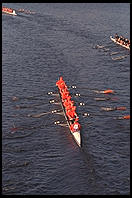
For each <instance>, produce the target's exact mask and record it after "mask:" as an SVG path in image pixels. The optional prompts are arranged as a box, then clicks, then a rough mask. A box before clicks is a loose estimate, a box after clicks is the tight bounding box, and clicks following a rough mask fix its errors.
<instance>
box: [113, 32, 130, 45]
mask: <svg viewBox="0 0 132 198" xmlns="http://www.w3.org/2000/svg"><path fill="white" fill-rule="evenodd" d="M115 40H116V41H117V42H119V43H120V44H122V45H125V46H127V47H130V40H128V39H126V38H124V37H123V36H118V34H117V33H116V34H115Z"/></svg>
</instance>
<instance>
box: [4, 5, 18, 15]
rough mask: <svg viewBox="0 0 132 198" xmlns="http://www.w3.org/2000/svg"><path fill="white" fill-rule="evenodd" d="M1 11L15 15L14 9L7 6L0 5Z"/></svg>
mask: <svg viewBox="0 0 132 198" xmlns="http://www.w3.org/2000/svg"><path fill="white" fill-rule="evenodd" d="M2 12H3V13H6V14H10V15H14V16H16V15H17V14H16V12H15V10H13V9H11V8H7V7H2Z"/></svg>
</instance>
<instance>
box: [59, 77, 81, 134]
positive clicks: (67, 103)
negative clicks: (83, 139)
mask: <svg viewBox="0 0 132 198" xmlns="http://www.w3.org/2000/svg"><path fill="white" fill-rule="evenodd" d="M56 86H57V87H58V88H59V91H60V94H61V99H62V103H63V106H64V108H65V112H66V116H67V117H68V120H69V121H70V130H71V131H72V132H76V131H80V128H81V125H80V124H79V122H78V120H79V117H78V116H77V113H76V106H75V105H74V101H73V100H72V98H71V96H70V93H69V91H68V88H67V85H66V84H65V82H64V80H63V78H62V77H60V79H59V80H58V81H57V82H56Z"/></svg>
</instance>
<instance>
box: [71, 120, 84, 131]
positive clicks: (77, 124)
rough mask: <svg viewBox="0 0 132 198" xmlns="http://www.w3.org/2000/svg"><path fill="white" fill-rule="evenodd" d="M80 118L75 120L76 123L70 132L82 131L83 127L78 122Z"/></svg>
mask: <svg viewBox="0 0 132 198" xmlns="http://www.w3.org/2000/svg"><path fill="white" fill-rule="evenodd" d="M78 120H79V118H76V119H75V122H74V123H73V124H71V125H70V130H71V131H72V132H73V133H74V132H77V131H80V129H81V125H80V124H79V122H78Z"/></svg>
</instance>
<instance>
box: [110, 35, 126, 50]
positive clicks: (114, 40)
mask: <svg viewBox="0 0 132 198" xmlns="http://www.w3.org/2000/svg"><path fill="white" fill-rule="evenodd" d="M110 39H111V40H112V41H113V42H114V43H116V44H118V45H121V46H122V47H125V48H126V49H129V50H130V47H128V46H126V45H122V44H121V43H119V42H118V41H116V39H114V38H113V37H112V36H110Z"/></svg>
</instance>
